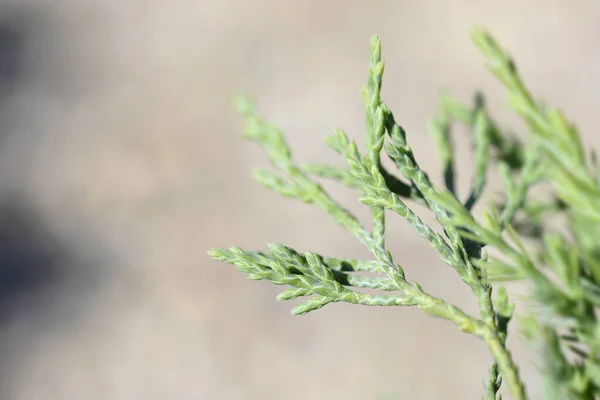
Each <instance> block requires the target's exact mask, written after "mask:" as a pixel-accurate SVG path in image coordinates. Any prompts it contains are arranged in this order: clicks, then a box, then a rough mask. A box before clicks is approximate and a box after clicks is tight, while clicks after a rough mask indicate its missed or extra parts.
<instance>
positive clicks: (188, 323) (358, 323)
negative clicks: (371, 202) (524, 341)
mask: <svg viewBox="0 0 600 400" xmlns="http://www.w3.org/2000/svg"><path fill="white" fill-rule="evenodd" d="M599 21H600V5H598V3H597V2H595V1H591V0H589V1H576V0H573V1H568V2H567V1H541V0H540V1H528V2H523V1H516V0H509V1H502V2H500V1H497V2H491V1H467V0H463V1H458V0H457V1H433V0H421V1H368V2H367V1H353V0H352V1H313V0H305V1H287V2H285V1H273V0H253V1H243V0H222V1H206V0H175V1H150V0H145V1H143V0H129V1H116V0H104V1H101V0H98V1H93V0H88V1H85V0H53V1H50V0H48V1H41V0H40V1H33V0H32V1H25V0H14V1H6V0H4V1H1V2H0V95H1V103H0V124H1V125H0V126H1V128H2V129H1V131H0V132H1V135H0V139H1V141H2V142H1V143H0V263H1V265H0V280H1V281H0V318H1V321H0V324H1V325H0V340H1V341H0V349H1V358H0V379H1V382H0V398H1V399H6V400H13V399H19V400H21V399H27V400H30V399H31V400H33V399H35V400H38V399H77V400H79V399H115V400H118V399H207V400H213V399H214V400H220V399H223V400H225V399H227V400H229V399H231V400H237V399H240V400H245V399H249V400H252V399H261V400H266V399H281V398H286V399H290V400H296V399H298V400H299V399H307V398H310V399H330V400H333V399H344V400H354V399H356V400H358V399H383V398H386V397H385V396H392V395H394V396H396V397H395V398H398V399H438V398H445V399H478V398H481V395H482V385H481V380H482V379H483V378H484V377H485V376H486V375H487V366H488V363H489V359H488V356H487V353H486V349H485V346H483V345H482V344H481V343H479V342H478V341H477V340H476V339H474V338H471V337H469V336H467V335H465V334H462V333H460V332H458V330H457V329H455V328H454V327H453V326H452V325H450V324H448V323H446V322H444V321H441V320H435V319H432V318H430V317H427V316H424V315H422V314H421V313H420V312H418V310H413V309H397V308H393V309H392V308H389V309H387V308H386V309H383V308H377V309H375V308H366V307H358V306H347V305H342V304H335V305H330V306H327V307H325V308H324V309H322V310H319V311H318V312H315V313H312V314H309V315H306V316H300V317H292V316H291V315H290V313H289V311H290V309H291V308H292V306H293V304H291V303H282V302H276V300H275V296H276V294H277V293H278V289H279V288H276V287H272V286H270V285H268V284H264V283H262V282H251V281H248V280H246V279H245V278H244V276H243V275H242V274H241V273H239V272H238V271H236V270H235V269H234V268H233V267H232V266H229V265H224V264H218V263H215V262H212V261H209V260H208V257H207V255H206V251H207V249H208V248H211V247H225V246H229V245H231V244H237V245H240V246H242V247H245V248H249V249H265V246H266V243H270V242H282V243H285V244H288V245H290V246H293V247H295V248H297V249H299V250H301V251H307V250H312V251H318V252H321V253H323V254H326V255H340V256H342V255H343V256H347V257H367V254H366V251H365V250H363V249H361V248H360V247H359V246H358V244H357V242H356V241H355V240H354V239H353V238H352V237H351V236H350V235H349V234H347V233H345V232H344V231H343V230H342V229H341V228H339V227H337V226H336V225H335V224H334V223H333V222H332V221H330V220H329V219H327V218H326V217H324V216H323V215H322V214H321V212H320V210H318V209H315V208H312V207H308V206H305V205H302V204H297V203H295V202H293V201H290V200H284V199H282V198H280V197H279V196H277V195H275V194H273V193H270V192H268V191H267V190H265V189H263V188H262V187H260V186H259V185H258V184H256V183H254V182H253V181H252V180H251V178H250V176H249V171H250V169H251V167H253V166H256V165H260V166H264V165H265V161H264V158H263V155H262V153H261V152H260V150H259V149H258V148H257V147H256V146H255V145H254V144H252V143H247V142H245V141H243V140H242V139H241V137H240V129H241V120H240V118H239V116H238V115H237V114H236V113H235V112H234V111H233V110H232V107H231V99H232V97H233V95H234V94H235V93H236V92H238V91H245V92H248V93H250V94H251V95H252V96H253V98H254V99H255V100H256V101H257V104H258V108H259V110H260V111H261V113H263V114H264V115H266V116H268V117H269V119H271V120H272V121H274V122H276V123H277V124H278V125H280V126H281V127H282V128H284V129H285V131H286V133H287V134H288V135H289V141H290V143H291V144H292V146H293V148H294V149H296V152H295V156H296V157H297V158H298V160H300V161H302V162H307V161H309V162H317V161H325V162H328V163H333V164H335V163H336V162H338V160H336V156H335V154H333V153H332V152H331V151H329V150H328V149H327V148H326V147H325V145H324V144H323V142H322V138H323V137H324V136H325V135H327V134H329V133H330V132H331V130H332V129H333V128H334V127H343V128H344V129H346V130H347V132H348V133H349V134H350V135H351V136H353V137H356V138H360V137H361V135H362V123H363V112H362V109H361V101H360V87H361V86H362V85H363V84H364V83H365V79H366V72H367V66H368V49H369V39H370V35H371V34H373V33H377V34H379V35H380V36H381V39H382V43H383V57H384V58H385V59H386V60H387V65H386V75H385V78H384V90H383V97H384V98H385V100H386V101H387V102H388V104H389V105H390V106H391V107H392V109H393V110H395V113H396V115H397V119H398V120H399V121H400V122H401V124H402V125H403V126H404V127H405V128H406V130H407V131H408V135H409V140H410V143H411V145H412V146H413V148H414V150H415V153H416V154H417V157H418V159H419V161H420V162H421V163H422V165H423V166H424V167H425V168H427V169H428V170H430V171H437V170H438V169H439V166H438V163H437V161H436V158H435V151H434V149H433V147H432V142H431V140H430V138H429V136H428V134H427V132H426V121H427V119H428V118H429V117H431V116H432V115H433V113H434V112H435V108H436V97H437V93H438V89H447V90H449V91H451V92H452V93H453V94H455V95H456V96H458V97H459V98H461V99H463V100H465V101H470V96H471V94H472V93H473V92H474V91H475V90H476V89H485V90H486V93H488V95H489V98H490V99H489V101H490V104H491V107H492V110H493V113H494V116H495V117H497V118H498V119H502V122H503V124H504V126H507V127H513V128H514V129H515V131H517V132H518V131H519V129H521V125H520V124H519V122H518V121H517V120H516V118H514V117H513V116H512V115H511V114H510V113H509V112H508V111H506V110H505V108H504V105H505V98H504V96H503V93H502V91H501V90H500V87H499V85H498V84H496V83H495V82H494V80H493V79H491V77H490V76H489V74H488V73H487V72H486V70H485V68H484V67H483V65H482V60H481V57H480V56H479V55H478V53H477V52H476V50H475V48H474V46H472V45H471V43H470V41H469V39H468V32H469V30H470V28H472V27H473V26H474V25H476V24H482V25H484V26H486V27H487V28H489V29H490V30H491V31H492V32H493V33H494V35H495V36H496V37H497V38H498V39H499V40H500V41H501V43H502V44H503V45H504V46H505V47H507V48H509V49H510V50H511V52H512V53H513V54H514V55H515V56H516V58H517V60H518V64H519V66H520V68H521V70H522V72H523V75H524V77H525V78H526V80H527V81H528V83H529V85H530V87H531V88H532V90H533V91H534V92H535V93H536V94H538V95H541V96H543V97H544V98H545V99H546V100H547V101H548V102H549V103H551V104H554V105H558V106H560V107H562V108H563V109H565V110H566V112H567V114H568V115H569V116H570V117H571V118H572V119H573V120H575V121H576V122H577V123H578V125H579V127H580V128H581V130H582V132H583V133H584V135H585V137H586V140H587V141H588V143H595V145H596V146H598V144H600V139H599V136H598V134H597V133H596V128H597V126H596V123H595V122H594V121H595V120H596V119H597V116H598V114H597V109H598V107H599V106H600V78H599V75H598V71H599V70H600V57H599V56H598V54H599V50H598V49H599V45H600V41H599V38H600V23H599ZM460 137H461V138H462V139H460V140H459V145H462V146H459V147H461V152H462V153H460V154H461V158H460V166H462V167H463V168H464V169H466V170H467V172H468V170H469V158H468V148H469V146H470V145H469V142H468V139H467V136H460ZM432 176H433V177H434V178H435V179H436V180H437V181H439V176H438V175H437V174H435V173H432ZM469 179H470V178H469V174H468V173H463V174H460V185H459V188H460V189H461V190H462V193H463V194H464V193H465V190H466V188H467V187H468V183H469ZM329 187H330V188H331V190H332V192H333V193H335V194H336V196H338V198H339V199H340V200H341V201H344V204H346V205H347V206H348V207H349V208H350V209H352V210H354V211H356V212H357V213H358V214H359V215H360V216H361V217H365V216H367V214H366V213H365V210H364V208H363V207H361V206H360V205H359V204H358V203H357V201H356V200H355V199H354V196H353V194H352V193H350V192H347V191H344V190H341V189H339V188H338V187H336V186H335V185H331V186H329ZM426 218H428V217H427V216H426ZM389 220H390V227H389V239H388V241H389V244H390V248H391V249H392V250H393V252H394V254H395V256H396V260H397V262H399V263H401V264H402V265H403V266H404V267H405V269H406V271H407V273H408V274H409V277H410V278H411V279H417V280H419V281H423V285H424V287H425V288H426V289H428V290H430V291H432V292H433V293H434V294H436V295H438V296H443V297H445V298H448V299H450V300H451V301H453V302H455V303H456V304H459V305H460V306H462V307H464V308H465V309H466V310H468V311H472V312H474V311H475V310H476V308H475V305H474V304H473V302H472V300H471V298H470V297H469V292H468V291H467V290H465V289H464V287H463V286H464V285H461V283H460V281H459V280H458V279H456V278H455V277H454V275H453V273H452V272H451V271H449V270H448V268H447V267H445V266H443V265H441V264H440V262H439V261H438V260H437V257H436V254H435V253H434V252H433V251H432V250H431V249H430V248H429V247H428V245H427V243H425V242H424V241H423V240H421V238H420V237H419V236H418V235H416V234H415V233H414V232H412V231H411V230H410V229H409V228H407V226H405V224H403V223H402V221H401V220H399V218H394V217H393V216H390V218H389ZM511 335H512V340H511V345H513V347H514V348H515V356H516V358H517V359H518V361H519V362H521V363H522V372H523V374H524V376H525V377H526V378H527V379H528V381H529V382H530V384H529V387H530V390H531V394H532V397H533V398H538V399H539V398H543V396H542V395H541V394H540V391H539V384H538V379H537V377H536V373H535V367H534V365H533V362H534V361H535V358H534V357H533V355H532V354H531V353H529V352H528V351H527V350H526V349H525V347H524V346H523V345H521V344H520V343H519V342H518V341H517V340H515V339H516V337H517V332H516V330H513V331H511Z"/></svg>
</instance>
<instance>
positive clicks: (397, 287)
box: [209, 29, 600, 400]
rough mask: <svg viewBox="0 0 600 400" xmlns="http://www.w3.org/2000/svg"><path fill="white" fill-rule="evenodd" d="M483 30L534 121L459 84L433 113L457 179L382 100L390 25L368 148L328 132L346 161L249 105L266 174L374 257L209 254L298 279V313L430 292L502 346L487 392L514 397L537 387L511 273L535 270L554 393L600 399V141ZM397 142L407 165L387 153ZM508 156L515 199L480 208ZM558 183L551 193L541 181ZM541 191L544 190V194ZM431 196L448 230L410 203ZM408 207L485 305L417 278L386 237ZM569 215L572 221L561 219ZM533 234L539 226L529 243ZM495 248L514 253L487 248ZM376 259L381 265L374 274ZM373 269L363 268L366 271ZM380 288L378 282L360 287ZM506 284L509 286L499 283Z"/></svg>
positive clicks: (291, 288) (262, 275) (530, 278)
mask: <svg viewBox="0 0 600 400" xmlns="http://www.w3.org/2000/svg"><path fill="white" fill-rule="evenodd" d="M472 38H473V41H474V43H475V44H476V45H477V47H478V48H479V50H480V51H481V53H482V54H483V56H484V57H485V60H486V62H487V65H488V67H489V69H490V70H491V72H492V73H493V74H494V75H496V76H497V78H498V79H499V80H500V82H501V83H502V85H504V87H505V89H506V91H507V93H508V99H509V104H510V106H511V107H512V108H513V109H514V111H515V112H516V113H517V114H518V115H519V116H520V117H521V118H522V119H523V121H524V122H525V124H526V126H527V128H528V135H527V136H526V138H527V140H525V141H524V142H522V141H520V140H517V139H516V138H514V137H510V136H509V135H506V134H505V133H503V132H502V131H501V129H500V127H499V126H498V124H497V123H496V122H494V121H493V120H492V118H491V117H490V115H489V113H488V110H487V109H486V105H485V101H484V98H483V96H482V95H481V94H477V95H476V96H475V101H474V104H473V106H472V107H468V106H466V105H463V104H461V103H460V102H458V101H457V100H455V99H452V98H451V97H450V96H448V95H444V96H442V98H441V101H440V107H439V113H438V115H437V116H436V117H435V118H434V119H433V120H432V121H431V122H430V125H429V130H430V133H431V135H432V137H433V139H434V140H435V142H436V143H437V147H438V149H439V156H440V160H441V163H442V166H443V172H442V174H443V177H444V186H443V187H439V186H436V185H434V184H433V183H432V181H431V180H430V179H429V177H428V175H427V173H425V172H424V171H423V170H422V169H421V168H420V166H419V164H418V162H417V160H416V158H415V156H414V154H413V152H412V149H411V148H410V146H409V144H408V142H407V137H406V133H405V132H404V130H403V129H402V127H401V126H400V125H399V124H398V123H397V122H396V120H395V118H394V115H393V113H392V111H391V110H390V109H389V108H388V107H387V105H386V104H385V103H384V102H383V101H382V99H381V96H380V92H381V83H382V76H383V71H384V62H383V61H381V46H380V42H379V38H378V37H377V36H374V37H373V38H372V41H371V52H370V67H369V77H368V84H367V85H366V87H365V88H364V89H363V92H362V94H363V103H364V106H365V121H366V140H365V144H364V147H365V151H364V152H360V151H359V149H358V146H357V144H356V143H355V142H353V141H352V140H350V139H349V138H348V136H347V135H346V134H345V133H344V132H343V131H342V130H341V129H336V130H335V131H334V133H333V135H331V136H329V137H327V138H326V143H327V145H328V146H329V147H331V148H332V149H333V150H334V151H335V152H336V153H337V154H338V155H339V156H340V157H341V158H342V159H343V161H344V162H345V164H346V168H339V167H331V166H327V165H301V164H298V163H297V162H296V161H295V160H294V158H293V156H292V152H291V151H290V149H289V147H288V145H287V143H286V141H285V138H284V135H283V133H282V132H281V131H280V130H279V129H278V128H277V127H275V126H273V125H272V124H270V123H268V122H266V121H264V120H263V119H261V118H260V117H259V116H258V115H257V114H256V112H255V110H254V108H253V107H252V105H251V104H250V102H249V101H248V100H246V99H245V98H240V99H238V102H237V106H238V109H239V110H240V112H241V113H242V114H243V116H244V117H245V121H246V124H245V136H246V137H247V138H248V139H250V140H253V141H256V142H257V143H258V144H259V145H260V146H261V147H262V148H263V149H264V151H265V152H266V154H267V156H268V158H269V160H270V162H271V164H272V166H273V168H274V171H273V172H271V171H267V170H262V169H261V170H257V171H255V173H254V176H255V178H256V179H257V180H258V181H259V182H260V183H262V184H263V185H264V186H266V187H267V188H270V189H272V190H275V191H277V192H279V193H281V194H282V195H283V196H286V197H291V198H295V199H298V200H301V201H303V202H306V203H311V204H315V205H317V206H318V207H320V208H322V209H323V210H324V211H325V213H326V214H327V215H329V216H330V217H332V218H333V219H334V220H335V221H336V222H337V223H338V224H339V225H340V226H341V227H343V228H344V229H346V230H347V231H348V232H349V233H351V234H353V235H354V236H355V237H356V239H357V240H358V241H359V242H360V243H361V244H362V245H364V246H365V247H366V248H367V249H368V250H369V251H370V253H371V254H372V259H371V260H350V259H344V258H338V257H327V256H324V255H319V254H315V253H312V252H304V253H302V252H299V251H297V250H294V249H292V248H290V247H288V246H285V245H282V244H271V245H269V246H268V248H269V252H267V253H264V252H257V251H246V250H243V249H240V248H239V247H232V248H229V249H212V250H210V251H209V255H210V256H211V257H212V258H213V259H215V260H218V261H222V262H226V263H229V264H233V265H235V266H236V267H237V268H238V269H239V270H240V271H242V272H243V273H245V274H246V275H247V276H248V278H250V279H253V280H267V281H269V282H271V283H273V284H276V285H283V286H285V289H284V290H283V291H282V292H281V293H280V294H279V295H278V296H277V298H278V299H279V300H292V299H296V298H303V302H301V303H300V304H299V305H297V306H296V307H295V308H294V309H293V310H292V313H294V314H304V313H307V312H310V311H313V310H316V309H318V308H321V307H324V306H326V305H328V304H330V303H334V302H346V303H352V304H361V305H368V306H416V307H418V308H420V309H421V310H423V311H424V312H425V313H427V314H429V315H432V316H435V317H438V318H443V319H446V320H448V321H450V322H452V323H454V324H455V325H456V326H458V328H459V329H461V330H462V331H464V332H466V333H469V334H472V335H474V336H476V337H478V338H479V339H481V340H483V341H484V342H485V343H486V344H487V346H488V348H489V350H490V353H491V355H492V359H493V362H492V365H491V366H490V368H489V371H488V377H487V378H486V379H484V382H483V386H484V393H485V396H484V398H485V399H489V400H492V399H501V397H502V396H501V395H500V394H499V393H498V392H499V389H500V386H501V384H502V383H503V382H504V383H505V384H506V388H507V392H508V393H509V394H510V396H511V397H512V398H514V399H527V398H528V397H527V394H526V390H525V385H524V383H523V382H522V380H521V377H520V375H519V369H518V366H517V365H516V364H515V362H514V361H513V359H512V357H511V354H510V351H509V349H508V348H507V345H506V336H507V333H508V325H509V322H510V320H511V319H512V317H513V311H514V304H513V303H512V302H511V301H510V300H509V297H508V295H507V292H506V290H505V289H504V287H503V286H502V282H508V281H525V282H526V283H527V284H528V285H529V288H530V292H529V293H530V298H529V299H528V300H529V301H528V306H529V308H528V313H527V314H526V315H524V316H522V317H521V319H520V326H521V330H522V333H523V337H524V338H525V339H526V340H527V341H528V342H529V343H531V344H532V346H534V347H535V348H536V349H537V350H538V352H539V355H540V357H541V360H540V362H539V365H540V369H541V371H542V373H543V376H544V382H545V383H546V386H547V388H546V389H547V391H546V393H547V395H546V396H547V398H549V399H595V398H598V396H600V353H599V352H600V323H598V321H597V317H596V315H597V312H596V311H597V308H598V307H599V306H600V285H599V282H600V242H599V240H598V237H599V236H598V234H599V233H600V167H599V166H598V163H597V161H596V156H595V153H593V152H591V154H590V156H589V157H587V156H586V154H585V152H584V149H583V146H582V143H581V140H580V137H579V135H578V133H577V130H576V129H575V127H574V126H573V125H572V124H570V123H569V122H568V121H567V120H566V118H565V117H564V116H563V115H562V113H561V112H560V111H558V110H556V109H553V108H549V107H547V106H545V105H543V104H542V103H540V102H539V101H536V100H535V99H534V98H533V96H532V95H531V94H530V92H529V91H528V90H527V88H526V87H525V85H524V84H523V82H522V81H521V78H520V77H519V74H518V72H517V69H516V67H515V64H514V62H513V61H512V59H511V58H510V57H509V55H508V54H507V53H506V52H505V51H503V50H502V49H501V47H500V46H499V45H498V44H497V43H496V42H495V41H494V39H493V38H492V37H491V36H490V35H489V34H488V33H486V32H485V31H483V30H480V29H476V30H474V31H473V34H472ZM455 123H461V124H464V125H466V126H467V127H468V128H469V130H470V132H471V134H472V139H473V142H474V147H473V149H474V156H473V160H474V166H473V171H474V176H473V182H472V186H471V190H470V192H469V193H468V196H466V198H465V199H464V200H461V199H460V198H459V195H458V193H457V192H456V189H455V176H454V172H455V171H454V169H455V168H454V147H453V141H452V126H453V124H455ZM382 152H384V153H385V155H387V157H389V158H390V159H391V160H392V161H393V163H394V164H395V166H396V167H397V170H398V173H399V176H396V175H394V174H393V173H392V172H390V171H388V170H386V169H385V168H384V167H383V165H382V163H381V159H380V157H381V153H382ZM492 168H494V169H496V170H497V171H498V173H499V174H500V177H501V179H502V184H503V187H504V199H503V200H502V201H500V202H492V203H491V204H490V205H489V206H487V207H482V208H483V211H482V212H481V213H478V215H474V213H473V212H472V210H473V207H474V206H475V205H476V203H477V202H478V201H479V200H480V199H481V198H482V195H483V192H484V189H485V185H486V176H487V174H488V172H489V170H490V169H492ZM315 178H327V179H332V180H334V181H337V182H339V183H340V184H342V185H345V186H347V187H349V188H352V189H354V190H355V191H356V192H357V194H358V196H359V199H360V201H361V202H362V203H363V204H364V205H366V206H368V207H369V208H370V210H371V217H372V229H371V230H369V229H367V228H365V227H364V226H363V225H361V223H360V222H359V220H358V219H357V218H356V217H355V216H354V215H352V214H351V213H350V212H349V211H348V210H346V209H345V208H343V207H342V206H341V205H340V204H338V202H336V201H335V200H334V199H333V198H332V197H331V196H330V195H329V194H328V193H327V192H326V191H325V189H324V188H323V186H322V185H320V184H319V183H318V182H317V180H316V179H315ZM534 186H539V187H540V189H545V191H544V195H543V196H542V197H543V199H544V200H543V201H540V200H539V199H536V198H535V196H533V195H532V193H531V192H532V188H533V187H534ZM538 197H540V196H538ZM411 203H412V204H420V205H422V206H425V207H426V208H427V209H428V210H429V211H430V212H431V213H432V215H433V216H434V217H435V219H436V220H437V223H438V224H439V226H441V228H442V230H443V234H440V233H438V232H437V231H436V230H434V229H433V228H432V227H431V226H430V225H428V224H427V223H426V222H424V221H423V220H422V219H420V218H419V217H418V216H417V215H416V214H415V213H414V212H413V210H412V209H411V208H410V204H411ZM386 210H387V211H391V212H393V213H395V214H398V215H399V216H400V217H402V218H403V219H404V220H405V221H406V222H407V223H408V224H409V225H410V226H411V227H412V228H413V229H415V230H416V231H417V232H418V233H419V234H420V235H421V236H422V237H423V239H425V240H426V241H428V242H429V244H430V245H431V246H432V247H433V248H434V249H435V251H436V252H437V253H438V254H439V257H440V259H441V260H442V261H443V262H444V263H445V264H447V265H448V266H450V267H451V268H453V269H454V271H456V273H457V274H458V275H459V277H460V278H461V279H462V281H463V282H464V283H465V284H466V285H468V287H469V288H470V290H471V291H472V293H473V296H474V298H475V299H476V300H477V302H478V304H479V315H477V316H474V315H468V314H467V313H465V312H464V311H462V310H461V309H459V308H458V307H456V306H454V305H452V304H450V303H448V302H446V301H445V300H443V299H439V298H436V297H434V296H433V295H431V294H430V293H428V292H427V291H426V290H424V289H423V288H422V287H421V286H420V285H419V284H418V283H417V282H414V281H409V280H408V278H407V277H406V275H405V273H404V271H403V269H402V267H401V266H400V265H398V264H397V263H395V262H394V260H393V258H392V254H391V253H390V252H389V251H388V249H387V247H386V243H385V212H386ZM559 215H560V216H564V217H565V220H566V221H567V222H566V225H567V228H568V232H567V233H566V234H561V233H560V232H559V230H557V229H556V228H552V227H550V226H549V224H548V223H547V222H548V221H549V220H550V219H552V218H554V217H556V216H559ZM524 239H527V246H526V245H525V241H524ZM488 249H490V250H494V253H498V254H501V255H502V258H499V257H491V256H488V255H487V251H488ZM364 272H368V273H370V274H368V275H364ZM361 273H363V274H361ZM365 288H367V289H372V290H371V291H370V292H369V293H372V294H366V293H364V292H363V291H361V290H360V289H365ZM492 292H495V295H493V294H492Z"/></svg>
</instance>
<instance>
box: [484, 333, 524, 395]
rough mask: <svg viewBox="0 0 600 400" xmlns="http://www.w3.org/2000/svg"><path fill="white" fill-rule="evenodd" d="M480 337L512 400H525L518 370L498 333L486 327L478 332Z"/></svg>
mask: <svg viewBox="0 0 600 400" xmlns="http://www.w3.org/2000/svg"><path fill="white" fill-rule="evenodd" d="M480 337H481V338H482V339H483V340H484V341H485V342H486V343H487V345H488V348H489V349H490V352H491V353H492V356H493V357H494V359H495V360H496V362H497V363H498V366H499V367H500V371H501V372H502V378H503V380H504V381H505V382H506V386H507V387H508V391H509V392H510V394H511V396H512V397H513V399H514V400H527V399H528V397H527V394H526V392H525V384H524V383H523V381H522V380H521V377H520V376H519V368H518V367H517V364H516V363H515V361H514V360H513V359H512V355H511V354H510V351H508V349H507V347H506V344H505V343H504V341H503V340H502V338H501V337H500V336H499V335H498V333H497V332H496V331H495V330H493V329H492V328H491V327H487V326H486V328H485V329H484V330H483V332H480Z"/></svg>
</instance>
